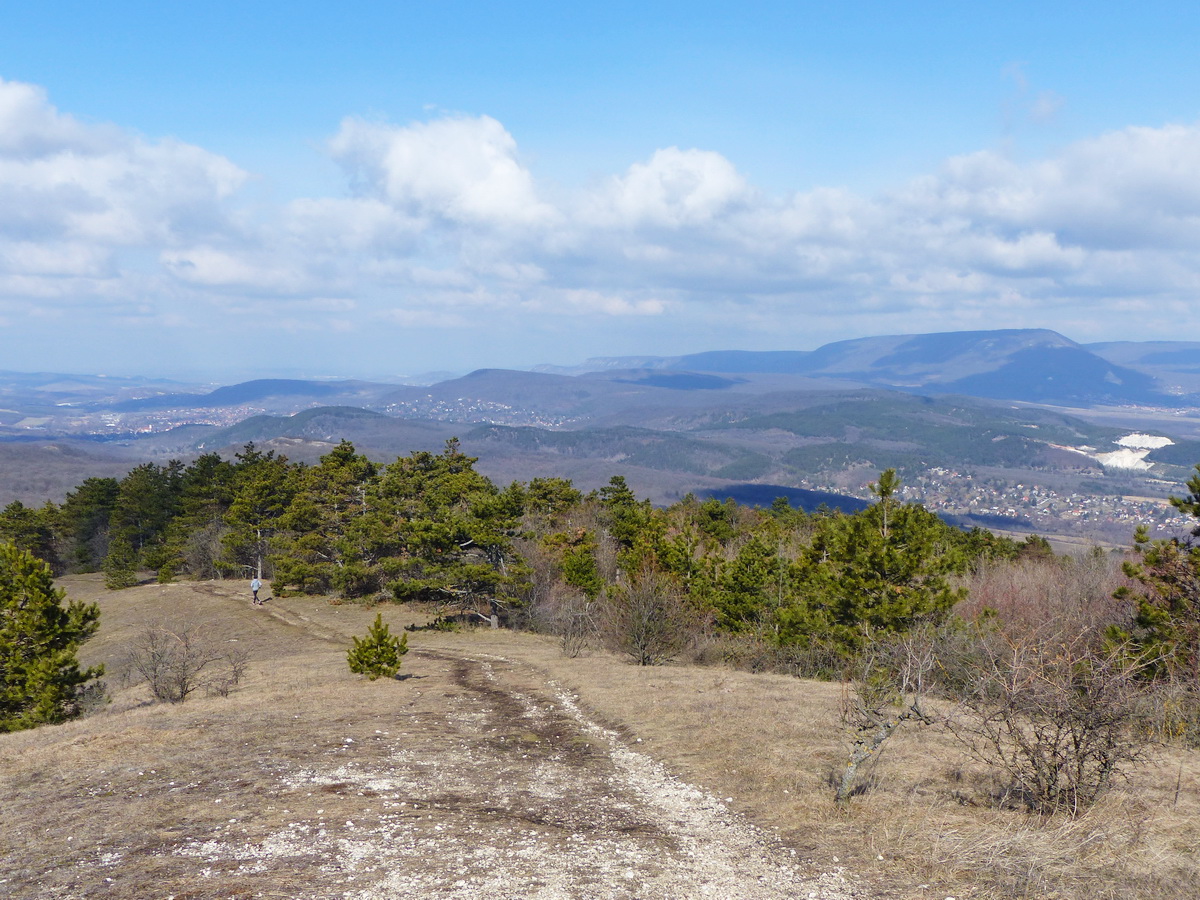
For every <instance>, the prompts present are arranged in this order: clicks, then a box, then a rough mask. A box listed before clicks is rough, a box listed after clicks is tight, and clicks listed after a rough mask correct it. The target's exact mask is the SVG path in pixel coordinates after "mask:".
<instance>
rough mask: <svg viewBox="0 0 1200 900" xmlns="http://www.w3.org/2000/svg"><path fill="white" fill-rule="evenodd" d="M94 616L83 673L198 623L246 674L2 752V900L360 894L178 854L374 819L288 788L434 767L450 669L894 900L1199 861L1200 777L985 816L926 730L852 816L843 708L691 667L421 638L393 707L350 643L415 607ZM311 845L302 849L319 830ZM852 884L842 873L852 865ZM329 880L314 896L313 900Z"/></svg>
mask: <svg viewBox="0 0 1200 900" xmlns="http://www.w3.org/2000/svg"><path fill="white" fill-rule="evenodd" d="M65 586H67V587H68V589H69V591H70V593H71V595H72V596H74V597H78V598H81V599H97V600H98V602H99V603H100V604H101V607H102V620H101V622H102V624H101V630H100V633H99V635H98V636H97V637H96V638H95V639H94V640H93V641H92V642H91V643H90V644H88V645H87V646H86V647H85V652H84V653H83V654H82V655H83V657H84V660H83V661H84V662H85V663H87V664H93V663H95V662H98V661H103V662H105V663H106V664H108V665H109V666H110V667H116V666H118V665H119V664H120V660H121V658H122V655H123V652H124V648H125V646H126V644H127V642H128V640H129V638H130V636H131V635H133V634H135V633H136V631H137V629H139V628H143V627H145V625H146V624H147V623H154V622H159V621H163V619H164V617H165V618H167V619H170V618H171V617H180V616H187V617H189V618H190V619H191V620H193V621H196V622H201V623H204V624H205V625H206V627H208V628H210V629H213V630H214V632H219V633H220V634H221V635H222V636H223V638H224V639H225V640H229V641H237V642H238V643H239V645H241V646H243V647H244V648H245V649H247V650H248V651H249V653H250V658H251V664H250V670H249V673H248V674H247V677H246V679H245V680H244V681H243V682H242V684H241V686H240V687H239V688H238V689H237V690H236V691H235V692H234V693H232V694H231V695H230V696H229V697H227V698H222V697H205V696H201V695H195V697H194V698H193V699H189V700H188V702H187V703H185V704H182V705H178V706H172V705H164V704H152V703H150V702H149V701H148V693H147V691H146V689H145V687H144V686H137V685H130V686H125V687H122V686H121V684H120V679H119V677H118V674H117V672H116V670H115V668H112V669H110V676H109V682H110V685H111V686H112V688H113V691H112V702H111V703H110V704H109V705H108V706H107V707H106V708H104V709H103V710H101V711H100V712H98V713H97V714H94V715H92V716H90V717H88V718H86V719H83V720H79V721H76V722H72V723H68V724H66V725H62V726H55V727H50V728H43V729H38V730H35V731H31V732H22V733H17V734H11V735H0V809H2V811H3V827H2V828H0V896H3V895H11V896H14V897H30V898H32V897H46V898H49V897H53V898H56V900H69V898H74V897H87V898H89V900H91V898H108V897H111V898H128V897H167V896H175V897H176V898H183V897H208V896H213V897H215V896H224V897H228V896H239V897H251V896H263V897H272V896H278V897H297V896H327V895H330V896H331V895H335V894H336V892H337V891H338V890H340V889H342V888H343V887H346V888H348V887H349V886H350V885H351V884H353V883H354V881H353V879H354V878H355V877H356V876H355V875H354V873H338V872H325V871H318V870H319V866H317V861H313V862H312V865H306V864H305V862H304V860H302V859H296V860H293V861H292V862H291V864H290V865H289V866H286V867H276V868H272V869H268V870H266V871H262V872H258V871H253V870H252V869H249V868H248V869H246V870H245V871H242V870H241V869H239V870H238V871H236V872H235V871H230V872H228V873H225V877H224V878H222V879H221V881H220V885H221V893H219V894H217V893H206V892H205V891H206V890H210V889H209V888H206V887H205V884H207V882H205V881H202V880H198V879H197V878H196V874H197V871H198V870H199V869H200V868H201V867H203V866H204V865H206V863H205V862H204V861H203V860H201V859H199V858H197V857H196V856H178V855H172V854H171V852H170V851H171V850H172V848H178V847H180V846H187V844H188V842H189V841H193V842H194V841H203V840H209V839H212V838H213V837H214V836H219V837H220V838H221V839H223V840H226V841H229V840H233V841H244V842H246V843H247V844H252V843H254V842H256V841H260V840H265V839H266V838H267V837H268V836H270V835H273V834H278V833H279V832H280V831H281V830H283V829H286V828H289V827H293V826H295V825H296V824H297V823H302V822H303V823H309V825H311V827H313V828H316V827H318V826H320V827H324V826H325V825H326V824H328V825H329V827H330V828H332V827H333V825H332V823H327V822H326V818H327V817H326V807H328V806H329V805H330V796H331V795H332V794H337V803H338V805H337V813H336V815H337V816H338V817H339V818H341V817H348V818H353V819H355V820H356V821H357V820H359V819H362V820H363V821H370V819H371V817H372V816H376V817H378V815H379V813H378V810H377V806H378V805H377V804H373V803H372V802H371V798H370V797H368V796H365V795H362V794H361V793H359V792H358V789H356V788H352V787H339V786H338V785H336V784H335V785H326V786H324V787H316V786H314V785H312V784H309V785H299V786H298V785H295V784H293V785H291V786H287V785H286V784H284V783H283V782H281V777H282V775H283V774H285V773H286V772H289V771H296V770H299V769H304V768H305V767H311V766H312V765H313V762H314V760H320V761H325V762H328V761H330V760H335V759H337V758H338V754H340V753H343V752H344V751H345V748H346V747H347V744H346V741H347V740H348V739H349V740H350V741H352V742H354V743H353V746H354V747H355V752H356V753H358V754H365V756H366V757H367V758H370V757H372V756H377V757H379V758H384V757H386V755H387V754H388V753H389V752H391V750H392V749H393V748H394V746H395V743H396V741H397V740H398V739H399V737H400V736H401V735H403V736H404V737H403V739H404V740H412V741H418V740H419V741H421V742H424V745H426V746H431V747H435V748H436V747H437V746H438V742H439V741H444V740H449V738H448V737H447V736H446V735H445V734H444V733H442V732H441V731H439V729H438V728H437V722H438V721H439V718H438V717H439V716H441V715H443V713H444V710H445V707H446V704H447V702H448V697H450V695H451V693H452V692H453V690H454V688H453V685H452V682H451V680H450V679H449V678H446V677H444V676H445V675H446V673H447V672H448V670H449V669H450V667H451V661H452V659H453V657H454V655H455V654H469V655H473V656H482V655H489V654H490V655H494V656H499V657H503V658H505V659H507V660H511V661H513V662H514V663H517V664H519V667H520V668H521V669H522V670H523V671H525V672H526V673H527V675H528V678H529V680H530V683H531V684H532V683H534V682H536V681H544V680H546V679H552V680H554V681H556V682H557V683H559V684H561V685H562V686H564V687H566V688H569V689H571V690H573V691H574V692H575V693H576V694H577V695H578V696H579V697H580V698H581V700H582V701H583V703H584V704H586V706H587V707H588V708H589V709H590V710H591V712H592V713H593V714H594V715H595V716H597V717H599V718H601V719H602V720H604V721H606V722H607V723H609V724H611V725H613V726H616V727H618V728H619V729H620V730H621V731H622V733H624V734H625V735H627V737H628V739H629V740H630V741H631V742H632V743H634V744H635V745H636V746H637V747H638V749H642V750H644V751H645V752H647V753H649V754H651V755H652V756H655V757H656V758H658V759H660V760H662V761H663V762H665V763H667V764H668V765H669V766H670V767H672V768H673V769H674V770H675V771H676V772H677V773H679V774H680V775H681V776H682V777H684V778H685V779H687V780H690V781H693V782H695V783H697V784H700V785H701V786H703V787H705V788H707V789H708V790H710V791H711V792H713V793H715V794H717V795H718V796H721V797H729V798H733V801H734V802H733V805H734V806H735V807H736V808H737V809H739V810H741V811H742V812H743V813H745V814H746V815H748V816H749V817H751V818H752V819H753V820H754V821H756V822H758V823H759V824H760V825H762V826H763V827H765V828H768V829H774V830H776V832H777V833H778V834H779V836H780V837H781V839H782V840H783V841H785V842H786V843H787V844H789V845H791V846H792V847H794V848H796V849H797V850H798V851H799V852H800V853H801V854H802V855H803V856H805V857H808V858H810V859H812V860H813V861H814V863H815V864H816V865H818V866H823V867H828V866H830V865H845V866H847V867H848V868H849V869H850V870H851V871H852V872H855V873H857V874H858V875H859V876H860V877H861V878H862V879H864V881H865V882H866V883H867V884H869V885H871V886H873V888H874V889H875V892H876V895H877V896H887V897H895V898H917V897H936V898H939V900H940V898H944V897H948V896H955V897H980V898H1017V897H1063V898H1085V897H1086V898H1164V900H1165V898H1177V897H1183V896H1190V895H1192V894H1193V893H1194V890H1195V887H1194V885H1195V879H1196V876H1197V874H1198V867H1197V852H1198V851H1197V848H1198V847H1200V796H1198V792H1200V759H1198V757H1197V754H1196V753H1194V752H1186V751H1181V750H1177V749H1171V750H1164V751H1163V752H1162V753H1161V754H1160V755H1159V758H1158V761H1157V763H1156V764H1155V765H1154V766H1153V767H1151V768H1149V769H1147V770H1144V771H1142V772H1139V773H1138V774H1137V776H1136V778H1135V780H1133V781H1132V782H1130V783H1128V784H1126V785H1123V786H1122V787H1121V788H1120V789H1119V790H1118V791H1116V792H1115V793H1114V794H1112V795H1111V796H1110V797H1109V798H1108V799H1107V800H1105V801H1104V802H1103V803H1102V804H1101V805H1100V806H1099V807H1098V808H1096V809H1095V810H1093V811H1092V812H1091V813H1089V814H1088V815H1085V816H1083V817H1081V818H1079V819H1077V820H1074V821H1066V820H1062V821H1060V820H1049V821H1045V820H1041V819H1037V818H1034V817H1031V816H1028V815H1025V814H1022V813H1018V812H1012V811H1002V810H997V809H995V808H994V807H993V806H992V805H990V804H988V803H987V800H986V798H987V792H988V788H989V782H988V778H987V773H986V772H983V771H980V770H979V769H978V768H976V767H973V766H972V765H969V764H967V763H965V762H964V761H963V759H962V756H961V754H960V753H959V751H958V749H957V748H956V747H955V745H954V744H953V743H952V742H951V741H950V739H949V738H948V737H946V736H945V735H944V734H941V733H939V732H938V731H936V730H934V729H931V728H920V727H916V726H911V727H909V726H906V727H905V728H902V729H901V731H899V732H898V733H897V734H896V736H895V738H894V739H893V740H892V741H890V742H889V744H888V745H887V746H886V748H885V750H884V752H883V754H882V756H881V758H880V759H879V760H878V762H877V764H876V765H875V768H874V769H873V770H872V771H871V772H870V773H868V774H869V778H868V779H867V782H868V785H869V789H868V790H867V791H866V792H865V793H864V794H862V795H861V796H859V797H857V798H855V800H854V801H853V803H852V804H851V806H850V808H849V809H848V810H839V809H837V808H835V806H834V803H833V799H832V796H833V791H832V788H831V787H830V786H829V778H830V774H831V773H832V772H834V771H835V770H837V769H838V768H839V767H840V766H841V765H842V764H843V762H844V760H845V754H846V752H847V747H848V742H847V739H846V735H845V733H844V731H843V730H842V728H841V726H840V725H839V708H840V701H841V696H840V688H839V687H838V686H836V685H832V684H825V683H817V682H806V681H800V680H797V679H794V678H789V677H786V676H778V675H756V674H750V673H745V672H735V671H729V670H724V669H720V668H692V667H685V666H677V667H676V666H671V667H654V668H642V667H636V666H631V665H628V664H626V663H624V662H622V661H621V660H619V659H617V658H615V657H612V656H609V655H607V654H601V653H592V654H587V655H584V656H581V657H579V658H576V659H569V658H565V657H563V656H562V654H561V652H560V649H559V643H558V641H557V640H553V639H546V638H540V637H537V636H533V635H522V634H512V633H508V632H493V631H489V630H486V629H484V630H479V631H473V632H467V633H463V634H443V633H436V632H419V633H416V634H413V635H410V639H409V644H410V646H411V647H412V649H413V652H412V653H410V654H409V655H408V656H407V657H405V662H404V669H403V670H402V672H403V673H406V674H407V675H409V676H410V677H409V678H408V680H406V681H404V682H402V684H401V685H399V686H398V687H399V690H387V691H380V690H376V689H374V688H376V687H378V685H377V684H376V685H372V684H370V683H368V682H364V681H361V680H360V679H358V678H357V677H355V676H353V675H351V674H350V673H349V671H348V669H347V667H346V661H345V659H346V658H345V653H346V648H347V647H348V645H349V643H350V640H349V638H350V635H353V634H363V633H365V632H366V629H367V627H368V626H369V624H370V622H371V621H372V620H373V618H374V615H375V613H376V611H377V610H380V609H381V610H382V612H383V615H384V620H385V621H386V622H388V623H389V624H390V625H391V626H392V628H393V631H399V629H400V628H402V627H403V626H404V625H405V624H407V623H409V622H413V621H424V619H423V617H422V616H421V614H420V613H419V612H418V611H414V610H411V609H408V608H405V607H401V606H390V605H389V606H384V607H379V608H367V607H363V606H357V605H331V604H329V603H326V602H323V601H318V600H312V599H291V600H279V599H276V600H273V601H272V602H271V603H269V604H267V606H266V607H265V608H262V609H256V608H253V607H251V606H250V604H249V597H248V594H247V592H246V591H245V589H244V586H243V585H241V584H240V583H202V584H177V585H164V586H160V585H145V586H142V587H138V588H134V589H131V590H129V591H124V592H120V593H117V594H112V593H109V592H107V591H105V590H104V589H103V588H102V586H101V584H100V582H99V580H98V579H96V578H92V577H77V578H72V579H67V580H66V581H65ZM306 827H307V826H306ZM835 860H836V862H835ZM314 879H316V880H315V881H314Z"/></svg>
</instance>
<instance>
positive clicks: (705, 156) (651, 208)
mask: <svg viewBox="0 0 1200 900" xmlns="http://www.w3.org/2000/svg"><path fill="white" fill-rule="evenodd" d="M750 196H751V192H750V189H749V186H748V185H747V184H746V181H745V179H744V178H743V177H742V176H741V174H739V173H738V171H737V169H736V168H734V166H733V164H732V163H731V162H729V160H727V159H725V157H723V156H721V154H719V153H713V152H711V151H706V150H680V149H679V148H678V147H668V148H667V149H665V150H658V151H656V152H655V153H654V155H653V156H652V157H651V158H650V159H649V160H648V161H647V162H644V163H634V164H633V165H632V166H630V167H629V171H627V172H626V173H625V174H624V175H621V176H618V177H616V178H613V179H612V180H611V181H610V182H609V183H608V184H606V185H605V187H604V188H603V189H602V190H601V191H599V192H597V193H596V194H594V195H593V196H592V197H591V198H590V203H589V204H588V206H589V209H588V210H587V212H590V213H591V217H593V218H594V219H595V220H596V222H597V223H598V224H603V225H609V226H615V227H622V228H626V227H637V226H639V225H645V224H649V225H657V226H663V227H667V228H679V227H683V226H688V225H691V226H695V225H703V224H705V223H710V222H712V221H713V220H714V219H716V218H718V217H719V216H721V215H722V214H725V213H728V212H729V211H730V210H731V209H732V208H734V207H735V206H737V205H738V204H741V203H744V202H746V201H748V200H749V199H750Z"/></svg>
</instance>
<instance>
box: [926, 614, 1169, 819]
mask: <svg viewBox="0 0 1200 900" xmlns="http://www.w3.org/2000/svg"><path fill="white" fill-rule="evenodd" d="M977 638H978V639H977V640H975V641H973V642H971V643H970V644H959V646H958V647H957V651H958V653H959V654H965V656H963V655H960V656H959V658H957V659H954V658H952V656H953V654H952V653H945V654H943V655H942V656H941V657H940V659H942V660H944V661H945V662H946V663H948V665H947V666H946V668H947V670H952V671H954V673H955V678H954V681H955V692H956V694H957V697H956V699H957V701H958V710H957V711H956V713H955V714H954V715H952V716H951V717H950V718H949V720H948V725H949V728H950V731H951V733H952V734H953V735H954V737H956V738H957V739H958V740H959V742H960V743H961V744H962V746H963V747H964V748H965V749H966V750H967V752H968V753H969V754H970V755H971V756H972V757H974V758H975V759H977V760H979V761H981V762H983V763H985V764H987V765H988V766H990V767H992V768H993V769H995V770H997V771H998V772H999V773H1001V775H1002V785H1001V789H1000V793H999V795H998V796H997V797H996V798H995V799H996V800H997V801H999V802H1001V803H1002V804H1005V805H1018V806H1023V807H1025V808H1027V809H1030V810H1032V811H1035V812H1038V813H1041V814H1053V813H1058V812H1066V813H1068V814H1069V815H1072V816H1074V815H1078V814H1079V813H1080V812H1081V811H1082V810H1084V809H1086V808H1087V807H1089V806H1091V804H1093V803H1094V802H1095V801H1096V799H1097V798H1098V797H1099V796H1100V795H1101V794H1103V793H1104V792H1105V790H1107V789H1108V788H1109V787H1110V786H1111V784H1112V782H1113V781H1114V779H1116V778H1118V777H1120V776H1122V775H1123V774H1125V773H1126V772H1127V771H1128V770H1129V768H1130V767H1133V766H1136V765H1138V764H1140V763H1142V762H1144V761H1145V759H1146V753H1147V748H1148V745H1149V743H1150V740H1151V734H1150V731H1149V729H1148V728H1147V713H1148V709H1147V702H1146V699H1147V691H1146V688H1145V685H1144V683H1143V681H1142V680H1141V677H1140V676H1141V675H1143V674H1144V672H1145V670H1146V667H1147V665H1148V663H1147V662H1146V661H1145V660H1144V658H1138V657H1136V656H1134V655H1133V654H1131V653H1129V652H1127V650H1126V649H1125V648H1123V647H1117V648H1106V647H1104V646H1103V645H1102V644H1101V643H1099V642H1097V640H1096V639H1095V637H1094V636H1093V635H1090V634H1087V633H1086V632H1085V633H1082V634H1076V635H1074V636H1063V635H1061V634H1052V635H1039V634H1037V633H1030V634H1027V635H1024V636H1022V637H1019V638H1016V637H1013V636H1011V635H1008V634H1005V633H1003V632H1002V631H1000V630H999V629H993V630H990V631H986V632H982V631H981V632H980V633H978V635H977Z"/></svg>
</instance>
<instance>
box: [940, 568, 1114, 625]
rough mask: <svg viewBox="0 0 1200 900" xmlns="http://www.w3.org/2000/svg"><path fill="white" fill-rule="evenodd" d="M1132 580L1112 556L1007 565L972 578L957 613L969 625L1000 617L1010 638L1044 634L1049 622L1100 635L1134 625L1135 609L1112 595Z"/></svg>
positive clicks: (999, 620)
mask: <svg viewBox="0 0 1200 900" xmlns="http://www.w3.org/2000/svg"><path fill="white" fill-rule="evenodd" d="M1127 582H1128V578H1127V577H1126V576H1125V575H1124V573H1123V572H1122V571H1121V559H1120V558H1119V557H1118V556H1114V555H1113V554H1110V553H1100V552H1092V553H1086V554H1082V555H1080V556H1074V557H1051V558H1045V559H1021V560H1016V561H1013V562H1008V561H1005V562H1000V563H997V564H995V565H992V566H987V567H985V568H983V569H981V570H979V571H978V572H976V573H975V574H974V575H973V576H972V577H971V579H970V581H969V583H968V585H967V587H968V598H967V600H965V601H964V602H962V603H960V604H959V605H958V606H957V607H956V608H955V612H956V613H957V614H958V615H959V616H961V617H963V618H964V619H967V620H969V621H975V620H977V619H979V618H980V616H981V615H984V614H985V611H986V612H987V613H989V614H995V618H996V621H998V622H999V623H1000V625H1001V627H1003V628H1004V629H1005V630H1006V631H1008V632H1009V633H1010V634H1025V633H1029V632H1033V631H1039V630H1042V629H1044V628H1045V624H1046V623H1047V622H1054V623H1057V625H1058V627H1059V628H1061V629H1064V630H1066V631H1070V632H1073V633H1079V632H1082V631H1085V630H1086V631H1091V632H1099V631H1102V630H1104V628H1106V627H1107V626H1109V625H1112V624H1120V625H1125V624H1127V623H1128V622H1129V618H1130V615H1131V609H1132V608H1131V605H1130V604H1129V603H1128V602H1127V601H1122V600H1117V599H1115V598H1114V596H1113V595H1114V593H1115V592H1116V590H1117V588H1118V587H1120V586H1121V585H1123V584H1126V583H1127Z"/></svg>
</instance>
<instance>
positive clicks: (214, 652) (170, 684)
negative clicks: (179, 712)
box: [126, 622, 248, 703]
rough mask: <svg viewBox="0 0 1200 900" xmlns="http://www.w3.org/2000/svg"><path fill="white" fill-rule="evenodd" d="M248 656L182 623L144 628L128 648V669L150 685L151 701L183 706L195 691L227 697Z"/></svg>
mask: <svg viewBox="0 0 1200 900" xmlns="http://www.w3.org/2000/svg"><path fill="white" fill-rule="evenodd" d="M247 660H248V654H247V653H246V651H245V650H242V649H240V648H235V647H231V646H230V645H229V644H228V643H227V642H220V641H218V640H216V639H215V638H213V637H212V636H211V635H210V634H209V633H208V632H207V631H206V630H205V629H203V628H201V627H200V626H198V625H196V624H194V623H190V622H184V623H182V624H181V625H178V626H175V627H171V628H168V627H166V626H165V625H154V626H151V627H149V628H146V629H145V630H144V631H142V632H141V633H140V634H139V635H138V636H137V637H136V638H134V641H133V643H132V644H131V645H130V647H129V650H128V651H127V655H126V663H127V666H128V669H129V671H130V672H132V673H136V674H138V675H140V676H141V677H142V678H143V679H145V681H146V683H147V684H149V686H150V692H151V693H152V694H153V695H154V699H156V700H159V701H162V702H166V703H183V702H184V701H185V700H186V699H187V698H188V696H189V695H191V694H193V693H194V692H196V691H197V690H201V689H204V690H207V691H209V692H211V693H214V694H220V695H221V696H226V695H228V694H229V692H230V691H231V690H233V688H234V687H236V686H237V684H238V682H240V681H241V679H242V677H243V675H245V672H246V665H247Z"/></svg>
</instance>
